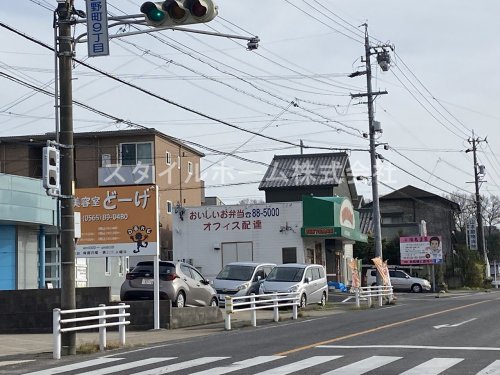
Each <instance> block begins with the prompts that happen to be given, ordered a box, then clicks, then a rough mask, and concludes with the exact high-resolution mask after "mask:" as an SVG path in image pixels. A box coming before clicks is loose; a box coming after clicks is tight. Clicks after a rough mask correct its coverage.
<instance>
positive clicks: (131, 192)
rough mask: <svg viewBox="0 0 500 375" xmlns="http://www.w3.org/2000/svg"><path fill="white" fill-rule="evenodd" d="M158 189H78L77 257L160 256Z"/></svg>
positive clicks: (141, 187) (147, 187)
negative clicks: (79, 232) (79, 226)
mask: <svg viewBox="0 0 500 375" xmlns="http://www.w3.org/2000/svg"><path fill="white" fill-rule="evenodd" d="M157 190H158V189H157V188H156V186H145V185H137V186H115V187H113V188H107V187H105V188H91V189H76V195H75V200H74V202H75V203H74V205H75V212H79V213H80V217H81V238H80V239H79V240H78V242H77V244H76V256H77V257H79V258H89V257H112V256H134V255H140V256H143V255H158V248H159V246H158V243H159V233H158V232H159V231H158V199H157V196H158V191H157Z"/></svg>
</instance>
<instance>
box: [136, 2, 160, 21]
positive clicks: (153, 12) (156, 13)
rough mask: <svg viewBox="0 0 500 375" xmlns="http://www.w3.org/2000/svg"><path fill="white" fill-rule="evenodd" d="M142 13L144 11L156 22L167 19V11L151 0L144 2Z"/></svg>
mask: <svg viewBox="0 0 500 375" xmlns="http://www.w3.org/2000/svg"><path fill="white" fill-rule="evenodd" d="M141 13H144V14H145V15H146V17H147V18H148V19H149V20H150V21H152V22H155V23H159V22H162V21H163V20H164V19H165V12H164V11H162V10H161V9H158V6H157V5H156V4H155V3H153V2H151V1H147V2H145V3H144V4H142V6H141Z"/></svg>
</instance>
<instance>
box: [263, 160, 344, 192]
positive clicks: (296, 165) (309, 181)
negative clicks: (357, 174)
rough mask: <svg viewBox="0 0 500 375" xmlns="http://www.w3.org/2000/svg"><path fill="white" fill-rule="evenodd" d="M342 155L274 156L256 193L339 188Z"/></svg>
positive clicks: (342, 167)
mask: <svg viewBox="0 0 500 375" xmlns="http://www.w3.org/2000/svg"><path fill="white" fill-rule="evenodd" d="M347 163H348V157H347V154H346V153H344V152H338V153H324V154H303V155H275V156H274V158H273V161H272V162H271V165H270V166H269V168H268V169H267V171H266V174H265V175H264V177H263V178H262V181H261V182H260V185H259V190H266V189H279V188H289V187H299V186H300V187H304V186H336V185H339V183H340V181H341V178H342V174H343V171H344V169H345V168H346V164H347Z"/></svg>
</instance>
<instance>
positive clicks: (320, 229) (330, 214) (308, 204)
mask: <svg viewBox="0 0 500 375" xmlns="http://www.w3.org/2000/svg"><path fill="white" fill-rule="evenodd" d="M302 222H303V226H302V228H301V235H302V237H325V238H336V239H340V240H350V241H358V242H367V241H368V237H367V236H366V234H363V233H361V231H360V228H359V212H357V211H355V210H354V209H353V206H352V203H351V201H350V200H349V199H348V198H345V197H311V196H304V197H303V198H302Z"/></svg>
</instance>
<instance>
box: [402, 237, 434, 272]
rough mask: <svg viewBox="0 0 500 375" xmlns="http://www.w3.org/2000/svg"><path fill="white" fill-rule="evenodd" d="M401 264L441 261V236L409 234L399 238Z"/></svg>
mask: <svg viewBox="0 0 500 375" xmlns="http://www.w3.org/2000/svg"><path fill="white" fill-rule="evenodd" d="M399 249H400V252H401V264H402V265H403V264H439V263H443V246H442V243H441V236H411V237H400V238H399Z"/></svg>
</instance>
